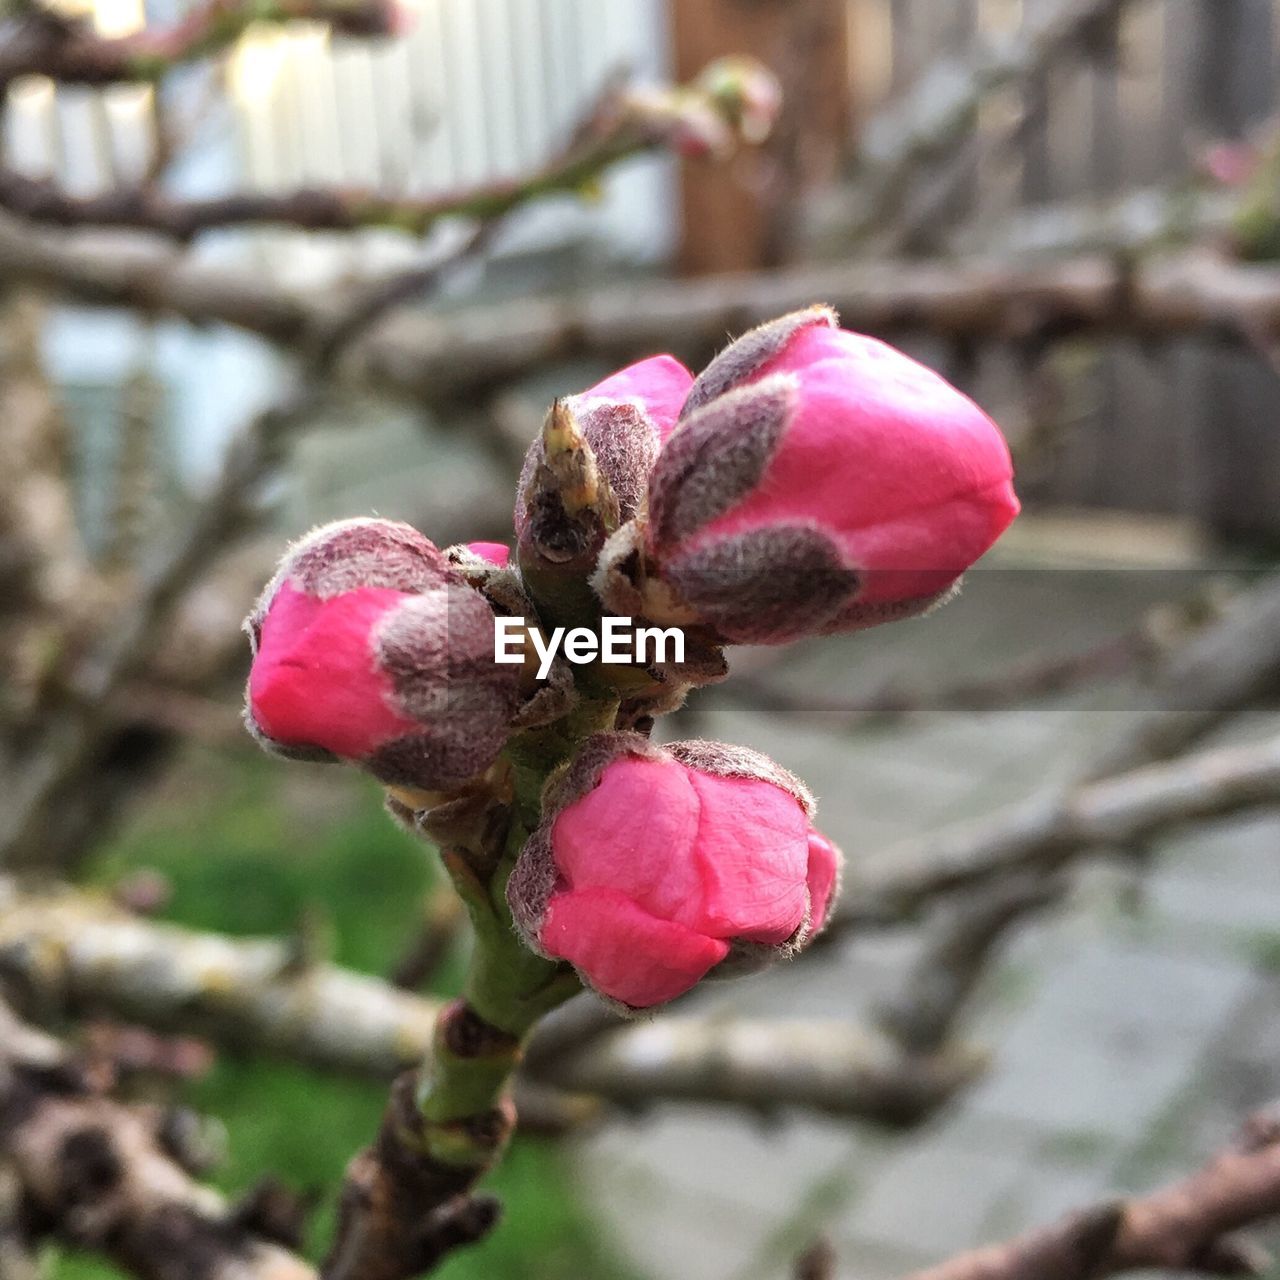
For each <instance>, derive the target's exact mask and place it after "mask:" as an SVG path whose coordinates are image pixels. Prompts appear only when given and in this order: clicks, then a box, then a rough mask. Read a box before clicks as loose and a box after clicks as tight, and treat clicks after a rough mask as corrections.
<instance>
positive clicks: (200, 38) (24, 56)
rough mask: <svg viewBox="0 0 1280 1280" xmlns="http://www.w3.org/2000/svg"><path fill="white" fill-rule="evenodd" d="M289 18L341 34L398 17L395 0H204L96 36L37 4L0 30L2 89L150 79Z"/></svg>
mask: <svg viewBox="0 0 1280 1280" xmlns="http://www.w3.org/2000/svg"><path fill="white" fill-rule="evenodd" d="M294 21H305V22H325V23H328V24H329V25H330V26H331V27H332V28H333V30H334V31H336V32H339V33H341V34H343V35H350V36H387V35H392V34H394V33H395V32H396V31H397V30H398V29H399V23H400V18H399V11H398V9H397V8H396V5H395V3H394V2H393V0H261V2H259V3H247V2H246V0H204V3H202V4H198V5H197V6H196V7H195V8H194V9H192V10H191V11H190V12H189V13H188V14H187V15H186V17H184V18H182V19H181V20H180V21H179V22H177V23H175V24H174V25H173V26H170V27H154V28H146V29H144V30H142V31H138V32H135V33H133V34H131V35H126V36H101V35H98V34H97V33H96V32H95V31H94V30H93V28H92V26H91V25H90V24H89V23H87V22H82V21H77V20H69V19H66V18H64V17H61V16H59V15H57V14H54V13H51V12H49V11H47V10H38V11H36V12H33V13H29V14H24V15H23V16H21V17H19V18H18V19H16V20H14V21H11V22H9V23H8V24H7V25H6V27H5V28H4V29H3V30H2V31H0V91H2V90H3V89H5V88H7V87H8V85H9V84H10V83H11V82H12V81H13V80H14V79H16V78H17V77H18V76H24V75H42V76H48V77H50V78H51V79H53V80H59V81H62V82H65V83H72V84H87V85H104V84H113V83H117V82H120V81H130V80H133V81H149V82H154V81H158V80H161V79H163V77H164V76H165V75H166V74H167V73H168V72H170V71H172V70H173V69H174V68H175V67H177V66H180V65H181V64H183V63H186V62H192V61H195V60H196V59H199V58H209V57H213V56H214V55H216V54H218V53H221V52H222V51H223V50H225V49H228V48H230V46H231V45H233V44H234V43H235V42H236V41H237V40H238V39H239V38H240V37H241V36H242V35H243V34H244V33H245V32H246V31H247V30H248V29H249V28H250V27H251V26H253V25H254V23H257V22H274V23H282V22H294Z"/></svg>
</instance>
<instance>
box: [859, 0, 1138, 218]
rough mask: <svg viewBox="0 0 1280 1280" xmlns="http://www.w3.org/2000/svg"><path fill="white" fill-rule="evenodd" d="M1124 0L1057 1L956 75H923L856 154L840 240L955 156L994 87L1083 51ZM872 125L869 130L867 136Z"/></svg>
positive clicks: (899, 202)
mask: <svg viewBox="0 0 1280 1280" xmlns="http://www.w3.org/2000/svg"><path fill="white" fill-rule="evenodd" d="M1127 3H1129V0H1060V3H1059V4H1058V5H1057V7H1056V8H1054V9H1053V10H1052V11H1051V12H1050V13H1049V14H1048V15H1047V16H1046V17H1044V18H1042V19H1041V20H1040V21H1039V22H1038V23H1036V24H1035V25H1034V26H1033V27H1031V29H1030V30H1028V31H1026V32H1025V33H1023V34H1020V35H1018V36H1016V37H1015V38H1013V39H1011V40H1009V41H1007V42H1006V43H1004V44H1001V45H997V44H988V45H987V46H986V47H984V48H983V49H981V50H980V51H979V53H978V54H977V55H976V56H975V57H974V58H973V59H972V60H970V62H969V63H968V65H966V66H965V67H963V68H962V69H960V70H959V72H958V73H957V69H956V68H954V67H948V68H947V69H946V72H945V73H943V72H942V71H941V70H940V69H937V68H935V69H934V70H935V72H937V74H935V75H930V74H928V73H926V74H925V76H924V78H923V80H922V81H921V83H920V84H919V85H918V86H917V87H916V88H915V89H914V90H913V92H912V93H911V94H910V95H909V97H908V98H907V99H906V101H905V102H904V103H903V104H902V105H901V106H899V107H897V108H896V109H895V110H894V111H893V115H892V117H891V118H890V119H888V120H885V121H882V122H877V123H878V124H879V133H880V134H882V135H883V136H884V141H883V142H881V143H880V145H879V146H875V145H874V144H872V146H870V147H869V148H867V149H865V150H864V152H863V154H862V155H861V156H860V158H859V159H860V164H859V166H858V169H857V170H856V173H855V181H856V183H857V187H856V193H855V194H860V196H861V198H860V199H858V200H857V202H856V205H855V208H856V212H855V214H854V216H853V217H852V219H849V220H847V221H846V223H845V225H844V226H843V227H842V228H841V231H840V235H841V238H842V239H843V240H845V241H846V242H850V243H857V242H859V241H862V240H865V239H866V238H867V237H868V236H870V235H871V234H872V233H873V232H875V231H877V230H879V229H880V228H882V227H886V226H887V225H888V224H889V223H890V222H891V221H892V219H893V218H894V217H895V215H897V214H898V213H899V212H900V211H901V209H902V206H903V203H904V201H905V200H906V197H907V195H908V193H909V192H910V190H911V188H912V186H913V185H914V184H915V183H916V182H917V181H918V180H919V178H920V177H921V175H922V174H924V173H927V172H928V171H929V170H930V169H931V168H933V167H934V166H935V165H937V164H939V163H945V162H947V161H949V160H950V159H952V158H953V157H954V156H955V153H956V148H957V145H958V144H959V143H960V142H961V141H962V140H963V139H964V137H965V136H966V135H967V134H968V133H969V132H970V131H971V130H972V128H973V124H974V121H975V120H976V118H977V115H978V112H979V110H980V108H981V107H982V104H983V103H984V102H985V101H986V100H987V99H988V98H989V97H990V96H991V95H992V94H993V93H996V92H997V91H998V90H1001V89H1007V88H1009V87H1010V86H1011V85H1017V84H1027V83H1030V82H1032V81H1034V80H1035V79H1036V78H1037V77H1038V76H1040V75H1042V74H1043V73H1044V71H1045V70H1046V69H1047V68H1048V67H1050V66H1052V65H1054V64H1055V63H1058V62H1060V61H1062V60H1063V59H1064V58H1066V57H1070V56H1081V55H1088V54H1090V53H1091V52H1093V51H1094V50H1095V49H1096V48H1097V47H1098V46H1099V45H1100V44H1101V43H1102V37H1103V35H1104V34H1105V33H1106V32H1107V31H1109V30H1114V27H1115V24H1116V22H1117V21H1118V19H1119V16H1120V14H1121V12H1122V10H1123V9H1124V7H1125V5H1126V4H1127ZM877 123H873V124H872V126H871V127H870V129H869V130H868V132H869V134H870V136H871V137H872V138H875V137H876V134H877Z"/></svg>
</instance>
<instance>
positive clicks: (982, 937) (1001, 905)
mask: <svg viewBox="0 0 1280 1280" xmlns="http://www.w3.org/2000/svg"><path fill="white" fill-rule="evenodd" d="M1069 884H1070V881H1069V880H1067V879H1066V878H1065V877H1061V876H1053V875H1049V876H1043V875H1037V874H1034V873H1032V874H1025V875H1022V876H1011V877H1010V878H1009V880H1008V881H1007V882H1006V883H998V884H994V885H983V886H980V887H979V888H977V889H976V890H975V891H974V895H973V900H972V901H962V902H960V903H958V904H956V905H955V906H953V907H952V909H951V910H950V911H949V912H948V911H945V909H944V915H943V919H942V921H941V923H940V924H939V925H938V926H937V927H936V928H935V929H934V931H933V933H932V934H931V935H930V936H929V937H927V938H926V940H925V945H924V948H923V950H922V952H921V954H920V955H919V956H918V957H917V958H916V960H915V961H914V963H913V964H912V966H911V968H910V970H909V972H908V973H907V974H906V976H905V977H904V978H903V979H902V981H901V982H900V983H899V985H898V987H897V990H896V991H895V992H893V993H892V994H891V995H889V996H887V997H886V998H885V999H883V1000H881V1001H880V1002H879V1003H878V1004H877V1006H876V1018H877V1021H878V1022H879V1024H880V1025H881V1026H882V1027H884V1029H885V1030H886V1031H888V1032H889V1034H890V1035H892V1036H893V1037H894V1039H895V1040H897V1041H898V1042H899V1043H900V1044H902V1045H903V1046H905V1047H906V1048H907V1049H908V1050H909V1051H910V1052H912V1053H933V1052H936V1051H937V1050H939V1049H940V1048H941V1047H942V1046H943V1045H945V1044H946V1042H947V1041H948V1039H949V1038H950V1036H951V1032H952V1030H953V1028H954V1026H955V1023H956V1020H957V1018H958V1017H959V1015H960V1013H961V1012H962V1011H963V1009H964V1006H965V1004H966V1002H967V1000H968V998H969V996H970V995H971V994H972V993H973V991H974V990H975V989H976V987H977V985H978V983H979V982H980V981H981V979H982V977H983V975H984V974H985V972H986V970H987V966H988V965H989V963H990V961H991V959H992V956H993V954H994V952H995V950H996V949H997V948H998V947H999V946H1000V944H1001V943H1002V942H1003V940H1004V938H1005V936H1006V935H1007V934H1008V933H1009V932H1010V930H1011V929H1012V928H1013V927H1014V926H1015V925H1017V924H1021V923H1023V922H1024V921H1025V920H1026V919H1027V917H1029V916H1031V915H1034V914H1036V913H1038V912H1041V911H1044V910H1045V909H1046V908H1048V907H1050V906H1052V905H1053V904H1054V903H1055V902H1057V901H1058V900H1059V899H1060V898H1061V897H1062V896H1063V894H1064V893H1065V891H1066V889H1067V887H1068V885H1069Z"/></svg>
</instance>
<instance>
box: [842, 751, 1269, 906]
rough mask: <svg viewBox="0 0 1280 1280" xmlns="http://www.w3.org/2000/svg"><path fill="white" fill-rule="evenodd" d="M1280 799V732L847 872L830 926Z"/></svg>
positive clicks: (989, 820) (1050, 798)
mask: <svg viewBox="0 0 1280 1280" xmlns="http://www.w3.org/2000/svg"><path fill="white" fill-rule="evenodd" d="M1278 803H1280V736H1276V737H1272V738H1268V739H1266V740H1265V741H1263V742H1259V743H1251V744H1249V745H1247V746H1239V747H1228V748H1222V749H1219V750H1216V751H1204V752H1200V753H1196V754H1190V755H1185V756H1180V757H1178V758H1177V759H1174V760H1171V761H1168V762H1167V763H1163V764H1155V765H1149V766H1147V767H1146V768H1141V769H1135V770H1133V771H1132V772H1129V773H1123V774H1119V775H1118V776H1115V777H1110V778H1106V779H1104V780H1102V781H1099V782H1092V783H1088V784H1085V785H1082V786H1078V787H1067V788H1064V789H1061V790H1060V791H1055V792H1053V793H1051V794H1045V795H1040V796H1033V797H1032V798H1031V799H1030V800H1029V801H1027V802H1026V803H1024V804H1021V805H1015V806H1012V807H1010V808H1008V809H1005V810H1002V811H1000V812H998V813H995V814H993V815H991V816H989V817H985V818H983V819H982V820H980V821H978V822H974V823H965V824H960V825H958V826H956V827H952V828H947V829H944V830H942V831H938V832H933V833H931V834H929V835H926V836H923V837H921V838H919V839H916V840H912V841H909V842H906V843H905V844H902V845H899V846H896V847H894V848H892V849H888V850H885V851H884V852H883V853H881V854H877V855H876V856H875V857H873V858H870V859H868V860H866V861H865V862H863V863H862V864H861V866H860V867H858V868H856V869H855V870H854V872H853V874H850V875H848V876H847V880H846V885H845V890H844V903H845V906H844V908H843V909H842V910H840V911H839V912H838V913H837V915H836V917H835V918H834V919H833V921H832V924H831V929H837V930H838V929H847V928H849V927H852V926H855V925H865V924H876V923H884V922H885V921H887V920H899V919H901V918H903V917H904V916H906V915H908V914H910V912H912V911H913V910H915V909H917V908H918V907H919V906H921V905H923V904H924V903H925V902H927V901H928V900H929V899H931V898H934V897H936V896H938V895H940V894H944V893H948V892H950V891H952V890H954V889H958V888H963V887H966V886H969V885H976V884H981V883H985V882H988V881H990V880H992V879H994V878H997V877H1000V876H1003V875H1006V874H1009V873H1012V872H1017V871H1020V870H1023V869H1027V868H1034V869H1038V870H1040V871H1043V872H1047V871H1051V870H1053V869H1055V868H1057V867H1059V866H1062V865H1063V864H1064V863H1066V862H1068V861H1069V860H1070V859H1071V858H1073V857H1075V856H1077V855H1078V854H1080V853H1083V852H1086V851H1088V850H1090V849H1096V848H1100V847H1108V846H1112V847H1114V846H1120V847H1124V846H1131V845H1133V844H1135V843H1137V842H1139V841H1141V840H1144V839H1148V838H1150V837H1151V836H1153V835H1155V834H1156V833H1158V832H1162V831H1166V830H1169V829H1171V828H1173V827H1176V826H1179V825H1181V824H1183V823H1188V822H1200V821H1204V820H1205V819H1208V818H1218V817H1223V816H1225V815H1226V814H1230V813H1236V812H1239V811H1241V810H1244V809H1249V808H1255V807H1257V806H1259V805H1273V804H1278ZM829 931H830V930H829Z"/></svg>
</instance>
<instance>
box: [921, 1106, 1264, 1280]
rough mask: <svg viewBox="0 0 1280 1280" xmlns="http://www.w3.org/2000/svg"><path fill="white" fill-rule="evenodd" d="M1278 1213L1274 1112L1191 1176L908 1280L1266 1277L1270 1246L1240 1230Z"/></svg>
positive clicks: (1255, 1120)
mask: <svg viewBox="0 0 1280 1280" xmlns="http://www.w3.org/2000/svg"><path fill="white" fill-rule="evenodd" d="M1278 1213H1280V1118H1278V1115H1277V1112H1276V1111H1275V1110H1274V1109H1272V1110H1271V1111H1270V1112H1261V1113H1259V1114H1258V1115H1256V1116H1254V1117H1253V1119H1252V1120H1251V1121H1250V1122H1249V1124H1248V1125H1247V1127H1246V1129H1245V1133H1244V1135H1243V1137H1242V1138H1241V1140H1240V1141H1239V1142H1238V1143H1237V1144H1236V1145H1235V1146H1233V1147H1230V1148H1228V1149H1227V1150H1225V1151H1223V1152H1222V1153H1221V1154H1220V1155H1218V1156H1216V1157H1215V1158H1214V1159H1213V1160H1211V1161H1210V1162H1209V1163H1208V1164H1207V1165H1205V1167H1204V1168H1203V1169H1201V1170H1200V1171H1199V1172H1198V1173H1195V1174H1192V1175H1191V1177H1189V1178H1186V1179H1184V1180H1183V1181H1181V1182H1176V1183H1174V1184H1173V1185H1171V1186H1168V1187H1164V1188H1162V1189H1161V1190H1159V1191H1154V1192H1152V1193H1150V1194H1149V1195H1145V1196H1135V1197H1133V1198H1132V1199H1128V1200H1115V1201H1112V1202H1111V1203H1108V1204H1100V1205H1097V1206H1095V1207H1094V1208H1091V1209H1084V1210H1081V1211H1078V1212H1076V1213H1072V1214H1069V1215H1068V1216H1067V1217H1065V1218H1063V1219H1062V1220H1061V1221H1060V1222H1058V1223H1056V1224H1055V1225H1053V1226H1050V1227H1044V1228H1041V1229H1040V1230H1037V1231H1031V1232H1029V1233H1027V1234H1026V1235H1023V1236H1019V1237H1018V1238H1017V1239H1015V1240H1011V1241H1009V1242H1008V1243H1007V1244H1001V1245H994V1246H991V1247H989V1248H984V1249H978V1250H975V1251H974V1252H972V1253H965V1254H960V1255H959V1256H957V1257H955V1258H952V1259H951V1260H950V1261H948V1262H944V1263H942V1264H941V1265H939V1266H936V1267H929V1268H927V1269H926V1270H924V1271H916V1272H913V1273H912V1274H911V1275H910V1276H907V1277H905V1278H904V1280H1097V1277H1101V1276H1111V1275H1117V1274H1119V1273H1121V1272H1125V1271H1138V1270H1144V1269H1148V1268H1150V1269H1159V1270H1162V1271H1164V1270H1168V1271H1178V1272H1195V1273H1203V1274H1207V1275H1252V1276H1261V1275H1263V1274H1264V1273H1266V1272H1268V1271H1269V1268H1270V1266H1271V1262H1270V1259H1269V1257H1268V1256H1267V1254H1266V1252H1265V1251H1264V1250H1261V1249H1259V1248H1257V1247H1256V1246H1252V1245H1249V1244H1246V1243H1245V1242H1243V1241H1240V1240H1238V1239H1236V1238H1234V1237H1233V1235H1232V1233H1233V1232H1235V1231H1238V1230H1239V1229H1241V1228H1242V1227H1248V1226H1253V1225H1255V1224H1257V1223H1260V1222H1262V1221H1264V1220H1265V1219H1267V1218H1270V1217H1273V1216H1275V1215H1276V1214H1278Z"/></svg>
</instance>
